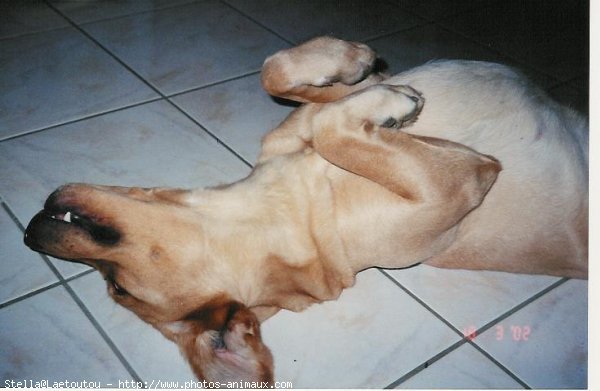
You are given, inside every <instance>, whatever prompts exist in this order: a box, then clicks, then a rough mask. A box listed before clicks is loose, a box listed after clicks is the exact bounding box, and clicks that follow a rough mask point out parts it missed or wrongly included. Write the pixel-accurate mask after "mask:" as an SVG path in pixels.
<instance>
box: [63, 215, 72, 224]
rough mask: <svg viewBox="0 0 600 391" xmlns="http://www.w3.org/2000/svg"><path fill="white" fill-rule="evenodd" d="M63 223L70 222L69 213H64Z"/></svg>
mask: <svg viewBox="0 0 600 391" xmlns="http://www.w3.org/2000/svg"><path fill="white" fill-rule="evenodd" d="M63 221H66V222H67V223H70V222H71V212H67V213H65V215H64V216H63Z"/></svg>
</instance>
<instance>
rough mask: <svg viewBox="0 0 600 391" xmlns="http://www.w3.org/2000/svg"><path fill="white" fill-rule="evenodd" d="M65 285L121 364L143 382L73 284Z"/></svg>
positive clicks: (136, 379)
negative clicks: (72, 286)
mask: <svg viewBox="0 0 600 391" xmlns="http://www.w3.org/2000/svg"><path fill="white" fill-rule="evenodd" d="M63 287H64V288H65V289H66V290H67V292H68V293H69V295H70V296H71V298H72V299H73V300H74V301H75V304H77V306H78V307H79V309H80V310H81V311H82V312H83V314H84V315H85V316H86V317H87V318H88V320H89V321H90V322H91V323H92V326H93V327H94V328H95V329H96V331H98V333H99V334H100V336H101V337H102V339H103V340H104V342H106V344H107V345H108V347H109V348H110V349H111V350H112V352H113V353H114V354H115V356H117V359H118V360H119V361H120V362H121V364H122V365H123V366H124V367H125V369H126V370H127V372H128V373H129V374H130V375H131V376H132V378H133V379H134V380H135V381H136V382H137V383H138V384H140V383H141V384H143V381H142V378H141V377H140V376H139V375H138V374H137V372H136V371H135V369H133V367H132V366H131V364H129V362H128V361H127V358H125V356H123V353H121V351H120V350H119V348H118V347H117V345H116V344H115V343H114V342H113V340H112V339H111V338H110V336H109V335H108V333H107V332H106V331H105V330H104V328H102V325H100V323H99V322H98V321H97V320H96V318H95V317H94V315H92V313H91V312H90V310H89V309H88V308H87V307H86V305H85V304H84V303H83V301H82V300H81V299H80V298H79V296H77V293H75V291H74V290H73V288H71V286H70V285H69V284H67V283H65V284H63Z"/></svg>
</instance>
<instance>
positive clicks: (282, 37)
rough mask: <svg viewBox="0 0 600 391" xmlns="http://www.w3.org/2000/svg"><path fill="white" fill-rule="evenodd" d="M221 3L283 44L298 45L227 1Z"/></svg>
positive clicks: (222, 0)
mask: <svg viewBox="0 0 600 391" xmlns="http://www.w3.org/2000/svg"><path fill="white" fill-rule="evenodd" d="M221 3H222V4H224V5H226V6H228V7H229V8H231V9H232V10H234V11H235V12H237V13H239V14H240V15H242V16H244V17H245V18H246V19H248V20H250V21H252V22H254V23H255V24H257V25H258V26H260V27H262V28H263V29H265V30H267V31H268V32H269V33H271V34H273V35H275V36H276V37H277V38H279V39H281V40H283V41H284V42H285V43H287V44H289V45H292V46H296V45H298V43H297V42H294V41H291V40H289V39H287V38H285V37H284V36H283V35H281V34H279V33H278V32H277V31H275V30H273V29H271V28H270V27H267V26H265V25H264V24H262V23H261V22H259V21H258V20H256V19H254V18H253V17H252V16H250V15H248V14H246V13H245V12H243V11H241V10H239V9H238V8H236V7H234V6H233V5H231V4H229V2H228V1H225V0H221Z"/></svg>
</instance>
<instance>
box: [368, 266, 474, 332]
mask: <svg viewBox="0 0 600 391" xmlns="http://www.w3.org/2000/svg"><path fill="white" fill-rule="evenodd" d="M377 270H379V271H380V272H381V273H382V274H383V275H384V276H386V277H387V278H388V279H389V280H390V281H392V282H393V283H394V284H395V285H396V286H397V287H399V288H400V289H402V290H403V291H404V292H405V293H406V294H408V295H409V296H410V297H412V298H413V299H414V300H416V301H417V302H418V303H419V304H421V305H422V306H423V307H425V309H427V311H429V312H431V313H432V314H433V315H434V316H435V317H436V318H438V319H439V320H441V321H442V322H443V323H444V324H445V325H446V326H448V327H450V328H451V329H452V331H454V332H455V333H456V334H458V335H460V336H461V337H463V338H465V335H464V334H463V332H462V331H460V330H459V329H457V328H456V327H454V325H453V324H452V323H450V322H449V321H447V320H446V319H444V317H443V316H442V315H440V314H439V313H437V312H436V311H435V310H434V309H433V308H431V307H430V306H429V305H428V304H427V303H425V302H424V301H423V300H421V298H419V297H418V296H417V295H415V294H414V293H413V292H411V291H410V290H409V289H408V288H406V287H404V285H402V284H400V282H398V281H397V280H396V279H395V278H394V277H392V276H390V275H389V274H388V273H387V272H386V271H385V270H384V269H380V268H377Z"/></svg>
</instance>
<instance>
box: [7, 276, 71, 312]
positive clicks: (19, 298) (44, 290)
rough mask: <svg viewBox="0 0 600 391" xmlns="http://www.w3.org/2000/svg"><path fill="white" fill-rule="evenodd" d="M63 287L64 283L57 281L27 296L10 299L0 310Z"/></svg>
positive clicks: (28, 293) (26, 294)
mask: <svg viewBox="0 0 600 391" xmlns="http://www.w3.org/2000/svg"><path fill="white" fill-rule="evenodd" d="M61 285H63V282H62V281H55V282H53V283H51V284H48V285H46V286H43V287H41V288H37V289H35V290H32V291H30V292H27V293H25V294H23V295H21V296H19V297H15V298H14V299H9V300H7V301H5V302H3V303H0V310H1V309H3V308H6V307H9V306H11V305H13V304H17V303H19V302H21V301H23V300H26V299H29V298H30V297H33V296H36V295H38V294H40V293H44V292H46V291H47V290H50V289H52V288H56V287H57V286H61Z"/></svg>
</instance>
